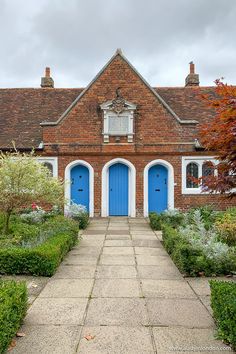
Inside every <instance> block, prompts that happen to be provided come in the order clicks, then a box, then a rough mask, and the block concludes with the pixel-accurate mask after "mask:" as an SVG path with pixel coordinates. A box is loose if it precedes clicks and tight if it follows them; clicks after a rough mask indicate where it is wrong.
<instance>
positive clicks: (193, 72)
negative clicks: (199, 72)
mask: <svg viewBox="0 0 236 354" xmlns="http://www.w3.org/2000/svg"><path fill="white" fill-rule="evenodd" d="M189 66H190V74H195V65H194V63H193V62H192V61H190V63H189Z"/></svg>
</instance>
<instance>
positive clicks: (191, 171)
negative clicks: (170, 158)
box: [186, 162, 199, 188]
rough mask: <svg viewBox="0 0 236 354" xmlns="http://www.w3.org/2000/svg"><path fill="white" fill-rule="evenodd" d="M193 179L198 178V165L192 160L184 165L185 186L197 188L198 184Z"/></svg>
mask: <svg viewBox="0 0 236 354" xmlns="http://www.w3.org/2000/svg"><path fill="white" fill-rule="evenodd" d="M195 179H198V165H197V164H196V163H194V162H191V163H189V164H188V165H187V167H186V186H187V188H198V186H199V185H198V182H197V181H195Z"/></svg>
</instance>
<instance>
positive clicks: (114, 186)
mask: <svg viewBox="0 0 236 354" xmlns="http://www.w3.org/2000/svg"><path fill="white" fill-rule="evenodd" d="M128 179H129V178H128V167H127V166H126V165H123V164H122V163H116V164H114V165H112V166H111V167H110V168H109V215H117V216H118V215H120V216H122V215H128Z"/></svg>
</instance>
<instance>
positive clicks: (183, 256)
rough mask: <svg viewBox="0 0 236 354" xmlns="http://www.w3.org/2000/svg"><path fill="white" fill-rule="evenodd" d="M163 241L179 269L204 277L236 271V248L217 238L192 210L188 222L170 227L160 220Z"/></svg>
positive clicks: (196, 211)
mask: <svg viewBox="0 0 236 354" xmlns="http://www.w3.org/2000/svg"><path fill="white" fill-rule="evenodd" d="M162 231H163V243H164V246H165V248H166V250H167V252H168V253H169V254H170V255H171V257H172V259H173V261H174V262H175V264H176V265H177V266H178V268H179V269H180V271H182V272H183V273H185V274H188V275H191V276H196V275H200V274H204V275H206V276H210V275H214V274H229V273H231V272H234V271H235V270H236V250H235V248H232V247H231V248H230V247H229V246H228V245H226V244H225V243H222V242H220V241H219V240H218V236H217V234H216V233H215V232H214V230H207V229H206V228H205V226H204V222H203V221H202V217H201V214H200V212H199V211H198V210H195V211H194V213H193V217H192V224H190V225H187V226H185V227H183V226H181V227H179V228H178V229H174V228H173V227H171V226H170V225H168V224H165V223H162Z"/></svg>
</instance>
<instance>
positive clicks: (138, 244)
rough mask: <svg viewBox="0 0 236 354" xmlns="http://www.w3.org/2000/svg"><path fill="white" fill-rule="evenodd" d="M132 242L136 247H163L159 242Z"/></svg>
mask: <svg viewBox="0 0 236 354" xmlns="http://www.w3.org/2000/svg"><path fill="white" fill-rule="evenodd" d="M132 242H133V246H135V247H151V248H155V247H161V248H162V247H163V246H162V244H161V242H160V241H158V240H133V241H132Z"/></svg>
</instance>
